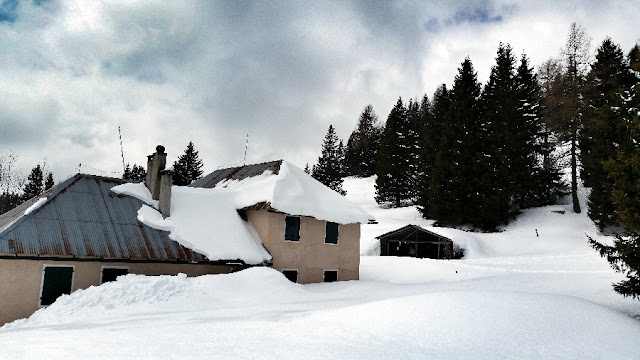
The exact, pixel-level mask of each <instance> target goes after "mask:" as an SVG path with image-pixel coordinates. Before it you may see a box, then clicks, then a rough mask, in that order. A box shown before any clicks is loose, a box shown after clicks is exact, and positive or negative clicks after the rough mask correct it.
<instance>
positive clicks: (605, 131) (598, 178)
mask: <svg viewBox="0 0 640 360" xmlns="http://www.w3.org/2000/svg"><path fill="white" fill-rule="evenodd" d="M629 70H630V69H629V67H628V64H627V63H626V62H625V60H624V56H623V53H622V50H621V49H620V47H619V46H618V45H616V44H615V43H614V42H613V41H612V40H611V39H610V38H606V39H605V40H604V41H603V42H602V45H601V46H600V47H599V48H598V51H597V54H596V61H595V62H594V64H593V65H592V67H591V72H590V73H589V77H588V86H587V89H588V91H587V92H586V99H587V105H588V108H587V109H586V111H585V116H584V121H583V124H584V129H583V130H582V131H581V133H580V149H581V160H582V172H581V174H582V179H583V181H584V184H585V186H588V187H591V192H590V194H589V202H588V204H589V209H588V214H589V217H590V218H591V219H592V220H593V221H594V223H595V224H596V225H597V226H598V227H600V229H603V228H604V227H606V226H612V225H616V224H617V222H618V219H617V216H616V214H615V209H614V204H613V199H612V190H613V184H612V183H611V181H610V180H609V179H608V172H607V171H606V169H605V168H604V163H605V162H606V161H607V160H609V159H612V158H614V157H615V156H616V152H617V150H618V148H619V147H620V145H621V144H622V143H624V142H625V139H626V137H625V134H624V126H625V124H624V121H623V119H624V117H625V115H626V110H627V108H626V106H627V104H626V101H625V99H628V98H629V96H630V90H631V85H632V84H633V82H634V76H633V75H631V73H630V71H629Z"/></svg>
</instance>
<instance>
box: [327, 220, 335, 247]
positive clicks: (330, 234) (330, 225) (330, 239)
mask: <svg viewBox="0 0 640 360" xmlns="http://www.w3.org/2000/svg"><path fill="white" fill-rule="evenodd" d="M324 243H325V244H338V224H337V223H334V222H330V221H327V226H326V230H325V236H324Z"/></svg>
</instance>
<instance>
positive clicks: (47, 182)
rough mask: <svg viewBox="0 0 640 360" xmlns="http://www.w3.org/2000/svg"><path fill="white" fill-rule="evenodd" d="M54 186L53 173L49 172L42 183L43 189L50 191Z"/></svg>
mask: <svg viewBox="0 0 640 360" xmlns="http://www.w3.org/2000/svg"><path fill="white" fill-rule="evenodd" d="M54 184H55V183H54V182H53V173H52V172H49V173H48V174H47V180H45V182H44V189H45V190H49V189H51V188H52V187H53V185H54Z"/></svg>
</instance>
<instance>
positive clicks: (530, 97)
mask: <svg viewBox="0 0 640 360" xmlns="http://www.w3.org/2000/svg"><path fill="white" fill-rule="evenodd" d="M515 83H516V89H515V91H516V93H517V98H518V102H519V104H518V116H519V117H520V119H521V122H522V130H523V131H522V135H523V138H524V145H523V146H524V147H525V148H526V149H527V152H526V157H525V158H524V159H523V160H524V161H523V165H524V167H525V169H524V170H523V171H522V172H521V173H520V174H521V175H522V176H521V177H519V178H517V180H516V182H517V183H518V187H517V191H516V197H515V201H516V202H517V205H518V206H519V207H520V208H525V207H532V206H543V205H550V204H552V203H553V202H554V201H556V200H557V199H558V197H559V196H560V195H561V194H562V188H563V186H564V184H563V183H562V179H561V178H562V174H561V172H560V169H559V166H558V162H557V159H556V158H555V157H554V156H553V150H554V146H555V144H554V142H553V141H552V139H551V138H552V133H551V130H550V127H549V125H548V124H547V122H546V120H545V119H544V116H543V114H544V104H543V97H542V89H541V87H540V82H539V81H538V78H537V76H536V74H535V73H534V72H533V69H532V68H531V67H529V60H528V59H527V57H526V56H525V55H524V54H523V55H522V58H521V60H520V66H519V67H518V69H517V73H516V78H515Z"/></svg>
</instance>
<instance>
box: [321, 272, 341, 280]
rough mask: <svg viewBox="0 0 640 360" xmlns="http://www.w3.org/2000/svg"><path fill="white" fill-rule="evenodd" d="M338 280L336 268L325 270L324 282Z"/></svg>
mask: <svg viewBox="0 0 640 360" xmlns="http://www.w3.org/2000/svg"><path fill="white" fill-rule="evenodd" d="M334 281H338V270H325V271H324V282H334Z"/></svg>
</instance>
